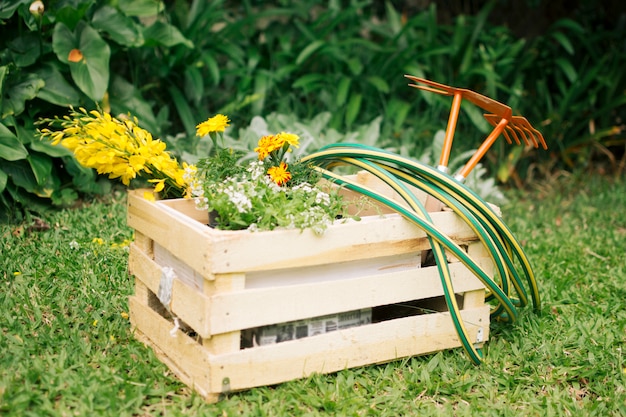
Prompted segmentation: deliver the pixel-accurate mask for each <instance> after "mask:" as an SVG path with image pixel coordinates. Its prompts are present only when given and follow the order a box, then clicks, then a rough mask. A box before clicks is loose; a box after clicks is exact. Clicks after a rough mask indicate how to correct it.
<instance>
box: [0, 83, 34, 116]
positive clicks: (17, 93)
mask: <svg viewBox="0 0 626 417" xmlns="http://www.w3.org/2000/svg"><path fill="white" fill-rule="evenodd" d="M44 85H45V83H44V81H43V80H42V79H41V78H39V77H38V76H37V75H36V74H27V75H26V76H25V77H23V78H22V79H21V81H19V82H18V83H17V84H14V85H9V86H7V85H6V84H5V85H4V86H3V94H2V115H1V117H0V118H2V119H4V118H5V117H8V116H17V115H19V114H20V113H22V112H23V111H24V106H25V102H26V101H28V100H32V99H34V98H35V97H36V96H37V93H38V92H39V90H40V89H41V88H43V86H44Z"/></svg>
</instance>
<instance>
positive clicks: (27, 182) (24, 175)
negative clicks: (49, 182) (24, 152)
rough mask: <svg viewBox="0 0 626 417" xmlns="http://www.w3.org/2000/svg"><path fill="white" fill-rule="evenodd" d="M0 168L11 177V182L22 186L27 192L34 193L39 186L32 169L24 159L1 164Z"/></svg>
mask: <svg viewBox="0 0 626 417" xmlns="http://www.w3.org/2000/svg"><path fill="white" fill-rule="evenodd" d="M2 169H3V170H4V172H6V173H7V174H8V176H9V177H11V181H12V182H13V184H15V185H17V186H18V187H21V188H24V189H25V190H26V191H28V192H29V193H34V192H36V191H37V189H38V188H39V187H38V186H37V179H36V178H35V175H34V174H33V170H32V169H31V167H30V164H29V163H28V161H26V160H25V159H24V160H21V161H14V162H9V163H6V164H3V166H2Z"/></svg>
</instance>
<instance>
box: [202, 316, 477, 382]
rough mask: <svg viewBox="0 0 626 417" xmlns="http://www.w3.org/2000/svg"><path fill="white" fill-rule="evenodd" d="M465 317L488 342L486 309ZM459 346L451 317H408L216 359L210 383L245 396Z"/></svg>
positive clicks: (472, 329)
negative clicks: (256, 388) (304, 379)
mask: <svg viewBox="0 0 626 417" xmlns="http://www.w3.org/2000/svg"><path fill="white" fill-rule="evenodd" d="M461 316H462V318H463V320H464V322H465V323H466V326H467V327H468V332H469V334H470V337H471V338H472V340H475V339H476V336H477V333H478V331H479V329H481V331H482V332H483V336H482V337H483V341H484V340H486V339H487V336H488V328H489V307H488V306H483V307H480V308H476V309H468V310H464V311H462V313H461ZM459 346H460V342H459V340H458V337H457V335H456V331H455V329H454V327H453V325H452V321H451V318H450V315H449V313H437V314H427V315H422V316H413V317H405V318H402V319H397V320H390V321H386V322H381V323H376V324H371V325H367V326H361V327H354V328H351V329H346V330H340V331H336V332H332V333H326V334H322V335H318V336H313V337H310V338H305V339H299V340H294V341H289V342H283V343H277V344H274V345H266V346H261V347H255V348H251V349H244V350H241V351H239V352H235V353H231V354H225V355H218V356H212V357H211V362H212V363H213V365H214V366H213V367H212V370H213V372H212V373H211V381H212V384H213V386H216V385H218V384H219V383H221V381H223V380H224V379H228V380H229V381H230V388H231V389H232V390H241V389H246V388H251V387H254V386H262V385H271V384H276V383H280V382H284V381H289V380H292V379H296V378H302V377H306V376H308V375H310V374H311V373H314V372H319V373H330V372H336V371H339V370H342V369H347V368H353V367H356V366H363V365H368V364H374V363H383V362H388V361H392V360H395V359H398V358H403V357H408V356H416V355H423V354H427V353H432V352H436V351H440V350H444V349H451V348H455V347H459Z"/></svg>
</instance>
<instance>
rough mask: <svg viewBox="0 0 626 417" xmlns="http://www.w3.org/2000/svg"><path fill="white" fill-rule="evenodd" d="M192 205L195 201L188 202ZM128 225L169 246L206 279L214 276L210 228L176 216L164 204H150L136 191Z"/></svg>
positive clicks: (169, 248) (131, 195)
mask: <svg viewBox="0 0 626 417" xmlns="http://www.w3.org/2000/svg"><path fill="white" fill-rule="evenodd" d="M188 203H191V204H193V201H189V200H188ZM127 223H128V225H129V226H130V227H132V228H133V229H135V230H136V231H137V232H139V233H142V234H144V235H146V236H148V237H150V238H151V239H152V240H154V241H155V242H156V243H158V244H160V245H162V246H165V247H166V248H167V249H168V250H169V251H170V252H171V253H172V254H174V256H178V257H179V258H181V259H183V260H184V261H185V263H186V264H187V265H189V266H190V267H191V268H193V269H194V270H195V271H198V272H199V273H200V274H202V276H204V277H209V276H210V275H211V270H210V269H209V268H210V266H211V265H210V263H207V262H206V258H207V257H208V256H209V254H210V252H211V247H212V241H211V238H210V236H207V232H210V231H211V229H210V228H209V227H207V226H204V225H202V224H200V223H199V222H196V221H194V220H193V219H191V218H189V217H187V216H183V215H182V214H179V215H176V216H172V215H171V213H169V212H168V211H166V210H164V207H163V206H162V205H160V204H158V203H157V202H151V201H147V200H145V199H144V198H143V196H142V195H140V194H139V193H137V192H133V191H131V192H129V194H128V215H127ZM181 254H184V257H181V256H180V255H181Z"/></svg>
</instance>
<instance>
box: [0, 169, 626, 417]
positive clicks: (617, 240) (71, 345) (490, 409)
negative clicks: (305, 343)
mask: <svg viewBox="0 0 626 417" xmlns="http://www.w3.org/2000/svg"><path fill="white" fill-rule="evenodd" d="M503 213H504V217H505V220H506V221H507V223H508V224H509V225H510V226H511V228H512V229H513V230H514V231H515V233H516V235H517V236H518V238H519V239H520V240H522V241H523V242H524V245H525V248H526V250H527V252H528V254H529V256H530V258H531V260H532V261H533V263H534V267H535V271H536V273H537V276H538V280H539V284H540V288H541V294H542V296H543V309H542V312H541V314H536V313H534V312H532V311H529V310H528V309H526V310H524V312H523V314H522V316H521V319H520V321H519V323H518V324H516V325H513V326H511V325H505V324H497V323H496V324H493V325H492V333H491V340H490V341H489V342H488V344H487V346H486V349H485V354H486V360H485V362H484V363H483V364H482V365H480V366H474V365H472V364H471V363H470V362H469V360H468V359H467V358H466V357H465V356H464V354H463V353H462V351H460V350H454V351H446V352H439V353H437V354H434V355H428V356H424V357H419V358H410V359H405V360H400V361H396V362H393V363H389V364H385V365H379V366H369V367H364V368H359V369H354V370H347V371H343V372H339V373H336V374H332V375H324V376H321V375H315V376H312V377H310V378H306V379H303V380H298V381H292V382H288V383H284V384H281V385H278V386H275V387H263V388H258V389H252V390H249V391H246V392H242V393H237V394H233V395H231V396H229V397H228V398H225V399H224V400H223V401H221V402H220V403H218V404H213V405H210V404H206V403H205V402H204V401H203V400H202V398H201V397H200V396H198V395H196V394H194V393H193V392H192V391H191V390H190V389H189V388H187V387H186V386H184V385H183V384H181V383H180V382H179V381H178V380H177V379H176V378H175V377H174V376H173V375H172V373H171V372H170V371H169V370H168V369H167V368H166V367H165V366H164V365H163V364H161V363H160V362H159V361H158V360H157V359H156V357H155V355H154V354H153V353H152V352H151V351H150V350H149V349H147V348H145V347H144V346H143V345H142V344H141V343H139V342H137V341H135V340H134V339H133V336H132V333H131V327H130V323H129V322H128V320H127V318H125V317H126V313H127V311H128V304H127V297H128V296H129V295H130V294H131V293H132V291H133V287H132V281H131V278H130V277H129V276H128V274H127V272H126V261H127V252H126V251H125V250H124V249H123V248H120V247H117V246H114V245H113V244H119V243H122V242H123V241H124V240H125V239H128V238H130V237H131V231H130V230H129V229H128V228H127V227H126V225H125V206H124V201H123V194H118V195H114V196H113V197H112V199H111V200H110V201H107V202H98V201H94V202H90V203H88V204H86V205H85V206H84V207H82V208H80V209H74V210H65V211H59V212H53V213H50V214H49V215H46V216H45V218H44V219H43V220H45V222H46V223H47V224H48V225H49V226H50V229H49V230H45V231H36V230H30V229H29V228H30V226H31V224H30V223H27V224H24V225H21V226H16V225H2V226H0V236H1V237H2V238H1V240H0V248H1V257H0V265H1V269H0V274H1V275H0V279H1V281H0V285H1V289H0V306H1V307H0V352H2V353H1V354H0V414H1V415H7V416H29V415H32V416H46V415H54V416H73V415H80V416H83V415H84V416H87V415H89V416H91V415H108V416H126V415H128V416H153V415H163V416H178V415H194V416H196V415H203V416H204V415H206V416H212V415H215V416H233V415H249V416H286V415H312V416H314V415H333V416H334V415H340V416H344V415H345V416H361V415H372V416H374V415H375V416H404V415H416V416H417V415H419V416H429V415H459V416H465V415H467V416H470V415H471V416H475V415H493V416H507V415H523V416H550V415H556V416H562V415H573V416H576V415H597V416H618V415H626V374H625V368H626V360H625V357H624V352H623V350H625V349H626V272H625V271H624V259H625V258H624V248H626V216H625V214H624V213H626V182H625V181H624V180H621V181H617V182H615V181H610V180H607V179H603V178H599V177H591V178H585V179H584V182H583V181H582V180H581V179H579V178H575V177H564V178H561V179H559V180H553V181H552V182H550V183H544V184H540V185H538V186H536V188H535V189H533V190H532V191H530V192H527V193H523V194H522V193H519V194H516V195H511V203H509V204H508V205H506V206H505V207H503ZM94 238H96V239H97V238H100V239H102V242H99V241H95V242H94V241H93V240H94ZM72 242H75V243H72Z"/></svg>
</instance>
